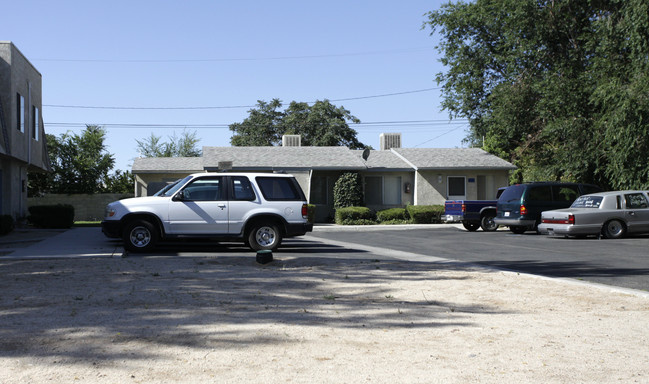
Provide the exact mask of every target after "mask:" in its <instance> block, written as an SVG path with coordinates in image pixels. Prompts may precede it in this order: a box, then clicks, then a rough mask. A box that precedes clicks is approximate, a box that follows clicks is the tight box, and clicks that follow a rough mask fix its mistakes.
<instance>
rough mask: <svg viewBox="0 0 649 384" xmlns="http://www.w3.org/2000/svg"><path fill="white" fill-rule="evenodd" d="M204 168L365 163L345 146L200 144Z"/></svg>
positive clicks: (351, 166)
mask: <svg viewBox="0 0 649 384" xmlns="http://www.w3.org/2000/svg"><path fill="white" fill-rule="evenodd" d="M203 158H204V166H205V169H216V168H217V167H218V163H219V162H221V161H231V162H232V168H233V169H238V170H244V169H278V168H281V169H291V168H292V169H341V170H363V169H365V164H364V163H363V160H362V159H361V157H360V156H359V155H357V154H356V152H355V151H351V150H349V148H347V147H203Z"/></svg>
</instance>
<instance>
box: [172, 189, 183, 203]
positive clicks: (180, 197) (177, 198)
mask: <svg viewBox="0 0 649 384" xmlns="http://www.w3.org/2000/svg"><path fill="white" fill-rule="evenodd" d="M171 200H173V201H185V191H184V190H183V191H180V192H178V193H176V194H175V195H174V197H173V198H172V199H171Z"/></svg>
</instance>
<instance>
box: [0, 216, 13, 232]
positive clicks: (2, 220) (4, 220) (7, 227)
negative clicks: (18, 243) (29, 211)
mask: <svg viewBox="0 0 649 384" xmlns="http://www.w3.org/2000/svg"><path fill="white" fill-rule="evenodd" d="M13 230H14V218H13V217H12V216H11V215H1V216H0V235H6V234H7V233H9V232H11V231H13Z"/></svg>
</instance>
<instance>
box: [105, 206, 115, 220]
mask: <svg viewBox="0 0 649 384" xmlns="http://www.w3.org/2000/svg"><path fill="white" fill-rule="evenodd" d="M115 213H116V210H115V208H113V207H111V206H110V205H107V206H106V212H105V214H104V216H105V217H106V218H109V217H113V216H115Z"/></svg>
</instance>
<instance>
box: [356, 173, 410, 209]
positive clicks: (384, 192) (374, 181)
mask: <svg viewBox="0 0 649 384" xmlns="http://www.w3.org/2000/svg"><path fill="white" fill-rule="evenodd" d="M365 203H366V204H368V205H401V176H366V177H365Z"/></svg>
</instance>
